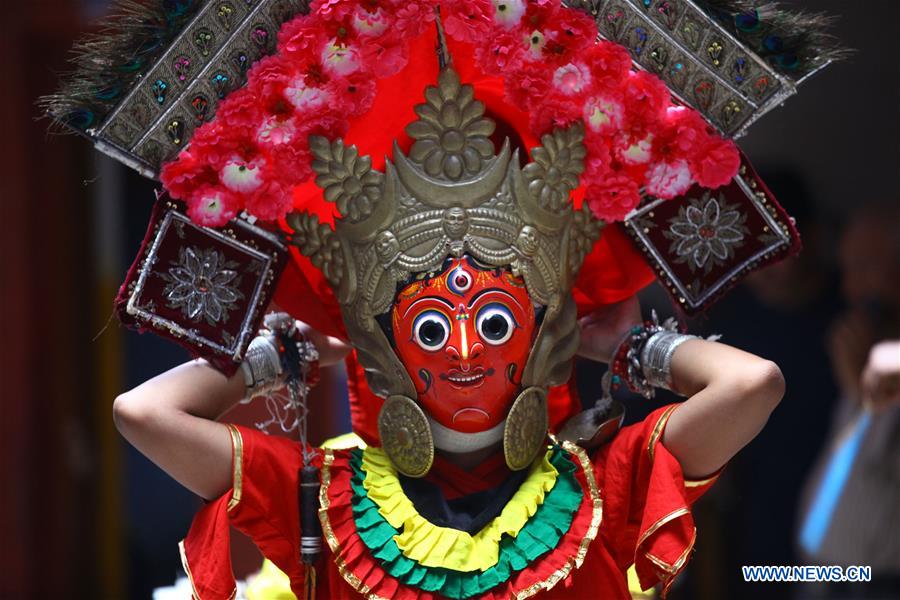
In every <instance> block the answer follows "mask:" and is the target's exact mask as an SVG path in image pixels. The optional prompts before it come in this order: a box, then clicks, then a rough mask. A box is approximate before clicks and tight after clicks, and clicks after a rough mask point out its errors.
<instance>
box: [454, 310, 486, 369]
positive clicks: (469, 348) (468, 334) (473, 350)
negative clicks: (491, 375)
mask: <svg viewBox="0 0 900 600" xmlns="http://www.w3.org/2000/svg"><path fill="white" fill-rule="evenodd" d="M483 351H484V345H483V344H482V343H481V342H479V341H478V335H477V334H476V333H475V327H474V324H473V322H472V321H471V320H470V319H469V313H468V312H466V309H465V307H464V306H463V305H462V304H460V305H459V309H458V310H457V312H456V327H455V328H454V331H453V333H452V334H451V336H450V343H449V344H447V359H448V360H450V361H451V362H453V363H457V364H458V366H459V370H460V371H462V372H463V373H465V372H468V370H469V369H470V368H471V366H472V362H471V361H473V360H475V359H476V358H478V357H479V356H481V353H482V352H483Z"/></svg>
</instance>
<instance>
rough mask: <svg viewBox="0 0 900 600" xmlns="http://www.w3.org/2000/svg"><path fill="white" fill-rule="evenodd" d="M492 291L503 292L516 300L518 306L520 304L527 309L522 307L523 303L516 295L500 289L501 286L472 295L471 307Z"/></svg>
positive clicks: (520, 306)
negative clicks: (520, 302)
mask: <svg viewBox="0 0 900 600" xmlns="http://www.w3.org/2000/svg"><path fill="white" fill-rule="evenodd" d="M491 292H497V293H498V294H503V295H504V296H506V297H507V298H509V299H510V300H512V301H513V302H515V303H516V306H518V307H519V308H521V309H522V310H525V309H524V308H523V307H522V305H521V304H519V301H518V300H516V297H515V296H513V295H512V294H510V293H509V292H507V291H506V290H502V289H500V288H487V289H486V290H481V291H480V292H478V293H477V294H475V295H474V296H472V299H471V300H469V308H472V307H473V306H475V302H477V301H478V299H479V298H481V297H482V296H484V295H485V294H489V293H491Z"/></svg>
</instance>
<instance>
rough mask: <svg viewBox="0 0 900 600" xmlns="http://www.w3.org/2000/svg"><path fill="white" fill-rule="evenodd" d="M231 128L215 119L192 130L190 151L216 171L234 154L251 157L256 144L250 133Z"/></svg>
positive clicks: (246, 157) (222, 121)
mask: <svg viewBox="0 0 900 600" xmlns="http://www.w3.org/2000/svg"><path fill="white" fill-rule="evenodd" d="M243 133H244V132H241V131H237V130H235V129H231V128H229V127H228V125H227V124H226V123H225V122H224V120H220V119H218V118H217V119H215V120H213V121H211V122H209V123H207V124H206V125H204V126H203V127H200V128H199V129H198V130H197V131H195V132H194V137H193V138H192V139H191V152H193V153H194V154H195V155H196V156H197V158H198V160H200V161H202V162H203V163H205V164H207V165H209V166H210V167H211V168H212V169H214V170H216V171H218V170H219V169H221V168H222V167H224V166H225V163H226V162H228V161H229V160H231V159H232V158H233V157H234V156H240V157H242V158H245V159H250V158H252V155H253V154H255V151H256V145H255V143H254V142H253V141H252V139H253V136H252V134H249V132H248V135H243Z"/></svg>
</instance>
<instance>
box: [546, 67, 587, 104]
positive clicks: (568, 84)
mask: <svg viewBox="0 0 900 600" xmlns="http://www.w3.org/2000/svg"><path fill="white" fill-rule="evenodd" d="M590 83H591V72H590V71H589V70H588V68H587V67H586V66H585V65H584V64H582V63H580V62H571V63H568V64H566V65H563V66H561V67H559V68H558V69H556V71H555V72H554V73H553V85H554V86H556V89H558V90H559V91H561V92H562V93H563V94H565V95H566V96H572V95H574V94H578V93H580V92H581V91H582V90H583V89H585V88H586V87H587V86H588V85H590Z"/></svg>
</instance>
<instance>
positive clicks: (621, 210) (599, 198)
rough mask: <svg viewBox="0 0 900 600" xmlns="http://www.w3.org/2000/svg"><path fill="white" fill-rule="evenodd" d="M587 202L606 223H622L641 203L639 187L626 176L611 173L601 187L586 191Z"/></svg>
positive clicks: (595, 214) (591, 187) (593, 187)
mask: <svg viewBox="0 0 900 600" xmlns="http://www.w3.org/2000/svg"><path fill="white" fill-rule="evenodd" d="M584 198H585V201H586V202H587V203H588V207H590V209H591V212H592V213H594V216H595V217H597V218H598V219H602V220H604V221H622V220H624V219H625V217H626V216H627V215H628V213H629V212H631V211H632V210H633V209H634V208H635V207H636V206H637V205H638V204H640V202H641V195H640V193H639V192H638V186H637V184H635V182H634V181H632V180H631V179H630V178H628V177H626V176H624V175H616V174H612V173H610V175H609V177H607V178H606V180H605V181H604V182H603V183H602V184H599V185H593V186H590V187H588V188H587V189H586V190H585V195H584Z"/></svg>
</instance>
